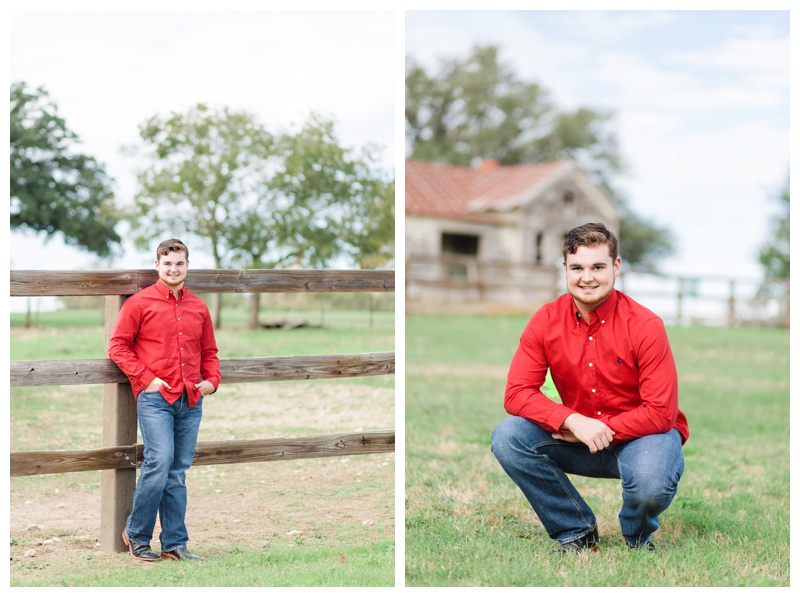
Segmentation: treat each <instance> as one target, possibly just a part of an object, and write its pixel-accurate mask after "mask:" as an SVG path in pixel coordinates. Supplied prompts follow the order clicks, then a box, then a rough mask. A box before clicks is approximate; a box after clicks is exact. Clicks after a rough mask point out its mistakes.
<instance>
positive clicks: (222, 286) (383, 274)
mask: <svg viewBox="0 0 800 597" xmlns="http://www.w3.org/2000/svg"><path fill="white" fill-rule="evenodd" d="M156 280H157V276H156V272H155V270H151V269H140V270H81V271H79V270H12V271H11V296H104V295H130V294H133V293H135V292H138V291H139V290H141V289H142V288H146V287H147V286H150V285H151V284H154V283H155V281H156ZM186 285H187V287H188V288H189V289H191V290H192V292H195V293H201V292H212V293H215V292H259V293H270V292H394V271H393V270H280V269H273V270H269V269H260V270H259V269H249V270H215V269H197V270H191V269H190V270H189V274H188V276H187V279H186Z"/></svg>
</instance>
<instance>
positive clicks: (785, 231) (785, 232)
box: [758, 181, 789, 281]
mask: <svg viewBox="0 0 800 597" xmlns="http://www.w3.org/2000/svg"><path fill="white" fill-rule="evenodd" d="M777 200H778V204H779V206H780V211H779V212H778V214H777V215H776V216H773V218H772V234H771V235H770V238H769V240H768V241H766V242H765V243H764V244H763V245H762V247H761V250H760V251H759V254H758V261H759V263H760V264H761V266H762V267H763V268H764V278H765V280H772V281H776V280H788V279H789V182H788V181H787V182H786V186H785V187H784V189H783V191H782V192H781V193H780V194H779V195H778V197H777Z"/></svg>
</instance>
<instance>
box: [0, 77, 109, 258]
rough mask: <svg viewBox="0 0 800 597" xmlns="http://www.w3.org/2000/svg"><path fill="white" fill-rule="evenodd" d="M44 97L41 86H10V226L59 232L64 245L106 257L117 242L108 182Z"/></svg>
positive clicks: (19, 83)
mask: <svg viewBox="0 0 800 597" xmlns="http://www.w3.org/2000/svg"><path fill="white" fill-rule="evenodd" d="M48 97H49V94H48V92H47V91H46V90H45V89H44V88H43V87H39V88H38V89H36V90H33V91H31V90H29V89H28V88H27V85H26V83H24V82H17V83H13V84H12V85H11V120H10V137H11V187H10V190H11V208H10V215H11V228H12V229H15V228H21V229H26V228H27V229H30V230H34V231H36V232H44V233H45V235H46V237H47V238H51V237H52V236H54V235H56V234H58V233H61V235H62V237H63V239H64V242H65V243H66V244H68V245H72V246H76V247H80V248H82V249H85V250H87V251H90V252H92V253H95V254H97V255H98V256H100V257H107V256H109V255H111V253H112V251H113V248H114V246H115V245H117V246H118V245H120V242H121V239H120V237H119V235H118V234H117V233H116V231H115V230H114V227H115V224H116V221H117V214H116V212H115V208H114V193H113V190H112V186H113V180H112V179H111V178H109V177H108V176H107V175H106V173H105V171H104V169H103V166H102V164H100V163H98V162H97V161H96V160H95V159H94V158H93V157H91V156H88V155H85V154H82V153H79V152H77V151H75V150H74V146H76V145H78V144H79V143H80V139H79V138H78V135H76V134H75V133H74V132H73V131H71V130H70V129H69V128H67V125H66V121H65V120H64V119H63V118H61V117H60V116H59V115H58V110H57V107H56V105H55V103H53V102H52V101H50V100H49V99H48Z"/></svg>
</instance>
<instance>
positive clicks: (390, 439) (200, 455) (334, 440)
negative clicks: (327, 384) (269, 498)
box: [11, 431, 394, 477]
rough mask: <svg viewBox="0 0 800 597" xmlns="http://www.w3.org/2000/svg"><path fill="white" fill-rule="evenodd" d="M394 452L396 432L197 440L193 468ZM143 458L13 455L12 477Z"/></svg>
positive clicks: (132, 454)
mask: <svg viewBox="0 0 800 597" xmlns="http://www.w3.org/2000/svg"><path fill="white" fill-rule="evenodd" d="M393 450H394V431H370V432H367V433H349V434H332V435H317V436H313V437H295V438H271V439H257V440H229V441H224V442H198V443H197V448H196V450H195V456H194V461H192V466H202V465H208V464H235V463H241V462H264V461H269V460H297V459H299V458H330V457H341V456H359V455H363V454H378V453H381V452H391V451H393ZM143 458H144V446H143V445H142V444H136V445H132V446H116V447H111V448H100V449H97V450H51V451H45V450H40V451H37V452H14V453H12V454H11V476H12V477H23V476H29V475H47V474H54V473H73V472H79V471H98V470H112V469H131V468H135V467H137V466H139V465H140V464H141V462H142V460H143Z"/></svg>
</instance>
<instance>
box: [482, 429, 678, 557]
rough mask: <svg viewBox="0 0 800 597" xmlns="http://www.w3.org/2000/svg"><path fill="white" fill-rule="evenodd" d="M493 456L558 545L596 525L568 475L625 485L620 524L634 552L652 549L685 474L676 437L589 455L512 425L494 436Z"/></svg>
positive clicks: (664, 436) (661, 437) (671, 435)
mask: <svg viewBox="0 0 800 597" xmlns="http://www.w3.org/2000/svg"><path fill="white" fill-rule="evenodd" d="M492 452H493V453H494V455H495V457H496V458H497V460H498V461H499V462H500V465H501V466H502V467H503V470H505V472H506V473H507V474H508V476H509V477H511V479H512V480H513V481H514V483H516V484H517V485H518V486H519V488H520V489H521V490H522V493H523V494H524V495H525V497H526V498H527V499H528V502H530V504H531V506H532V507H533V509H534V511H535V512H536V515H537V516H538V517H539V520H540V521H541V522H542V525H543V526H544V528H545V530H546V531H547V533H548V534H549V535H550V538H551V539H555V540H556V541H558V542H560V543H567V542H569V541H574V540H575V539H580V538H581V537H584V536H585V535H587V534H588V533H589V532H590V531H591V530H592V528H593V527H594V526H595V525H596V524H597V521H596V519H595V516H594V513H593V512H592V510H591V509H590V508H589V506H588V505H587V504H586V502H585V501H584V500H583V498H582V497H581V495H580V494H579V493H578V491H577V490H576V489H575V487H574V485H573V484H572V482H571V481H570V480H569V477H567V474H574V475H580V476H583V477H596V478H601V479H621V480H622V509H621V510H620V513H619V523H620V527H621V529H622V535H623V537H625V539H626V540H627V541H628V543H629V544H630V545H637V544H640V543H644V542H646V541H650V539H651V535H652V533H653V532H654V531H655V530H656V529H658V515H659V514H661V513H662V512H663V511H664V510H666V509H667V507H668V506H669V505H670V504H671V503H672V499H673V498H674V497H675V492H676V491H677V490H678V481H679V480H680V478H681V475H682V474H683V451H682V448H681V436H680V434H679V433H678V432H677V430H675V429H673V430H671V431H669V432H667V433H660V434H656V435H647V436H645V437H640V438H637V439H634V440H630V441H627V442H621V443H619V444H614V445H611V446H609V447H608V448H606V449H605V450H601V451H600V452H597V453H595V454H592V453H591V452H589V448H588V447H587V446H586V445H585V444H583V443H571V442H566V441H563V440H557V439H553V437H552V436H551V434H550V432H548V431H545V430H544V429H542V428H541V427H539V426H538V425H536V424H535V423H532V422H531V421H528V420H527V419H523V418H522V417H510V418H508V419H505V420H504V421H501V422H500V424H499V425H497V427H496V428H495V430H494V432H493V433H492Z"/></svg>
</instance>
